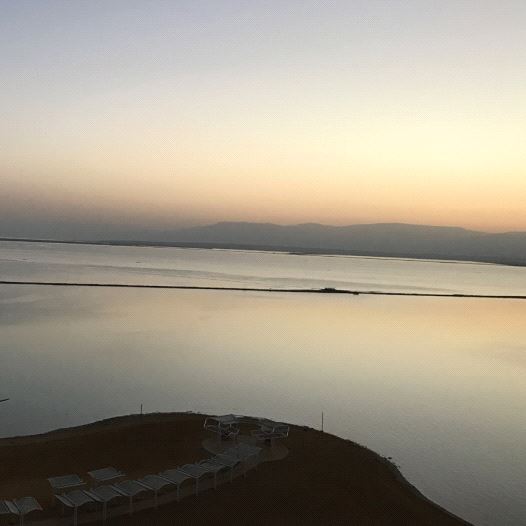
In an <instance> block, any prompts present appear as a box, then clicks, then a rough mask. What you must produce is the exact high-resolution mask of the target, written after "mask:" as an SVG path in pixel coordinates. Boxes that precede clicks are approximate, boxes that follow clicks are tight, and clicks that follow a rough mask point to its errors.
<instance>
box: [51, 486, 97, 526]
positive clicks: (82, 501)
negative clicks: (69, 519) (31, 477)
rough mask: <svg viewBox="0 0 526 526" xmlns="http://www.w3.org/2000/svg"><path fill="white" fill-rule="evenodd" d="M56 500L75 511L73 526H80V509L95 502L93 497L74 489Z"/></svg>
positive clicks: (58, 496) (56, 496)
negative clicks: (78, 525)
mask: <svg viewBox="0 0 526 526" xmlns="http://www.w3.org/2000/svg"><path fill="white" fill-rule="evenodd" d="M55 498H56V499H57V500H58V501H59V502H61V503H62V505H63V506H65V507H66V508H70V509H71V510H73V526H77V524H78V510H79V508H81V507H82V506H85V505H86V504H89V503H94V502H95V499H93V497H91V496H90V495H89V494H88V493H86V492H85V491H82V490H80V489H74V490H73V491H68V492H67V493H61V494H60V495H55Z"/></svg>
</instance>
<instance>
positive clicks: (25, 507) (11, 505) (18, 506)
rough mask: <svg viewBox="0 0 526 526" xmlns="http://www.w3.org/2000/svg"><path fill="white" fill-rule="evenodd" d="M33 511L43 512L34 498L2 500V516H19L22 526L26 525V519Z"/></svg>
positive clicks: (0, 506) (0, 501) (0, 510)
mask: <svg viewBox="0 0 526 526" xmlns="http://www.w3.org/2000/svg"><path fill="white" fill-rule="evenodd" d="M32 511H42V506H41V505H40V504H39V503H38V501H37V500H36V499H35V498H33V497H22V498H21V499H16V500H0V515H17V516H18V517H19V520H20V526H23V524H24V517H25V516H26V515H27V514H28V513H31V512H32Z"/></svg>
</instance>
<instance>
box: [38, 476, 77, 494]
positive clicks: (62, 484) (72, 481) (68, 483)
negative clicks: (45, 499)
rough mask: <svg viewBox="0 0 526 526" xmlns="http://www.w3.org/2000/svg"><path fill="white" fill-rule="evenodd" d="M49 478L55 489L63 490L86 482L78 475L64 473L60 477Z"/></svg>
mask: <svg viewBox="0 0 526 526" xmlns="http://www.w3.org/2000/svg"><path fill="white" fill-rule="evenodd" d="M47 480H48V482H49V483H50V484H51V487H52V488H53V491H62V490H65V489H69V488H74V487H76V486H83V485H84V484H85V482H84V481H83V480H82V479H81V478H80V477H79V476H78V475H62V476H60V477H50V478H48V479H47Z"/></svg>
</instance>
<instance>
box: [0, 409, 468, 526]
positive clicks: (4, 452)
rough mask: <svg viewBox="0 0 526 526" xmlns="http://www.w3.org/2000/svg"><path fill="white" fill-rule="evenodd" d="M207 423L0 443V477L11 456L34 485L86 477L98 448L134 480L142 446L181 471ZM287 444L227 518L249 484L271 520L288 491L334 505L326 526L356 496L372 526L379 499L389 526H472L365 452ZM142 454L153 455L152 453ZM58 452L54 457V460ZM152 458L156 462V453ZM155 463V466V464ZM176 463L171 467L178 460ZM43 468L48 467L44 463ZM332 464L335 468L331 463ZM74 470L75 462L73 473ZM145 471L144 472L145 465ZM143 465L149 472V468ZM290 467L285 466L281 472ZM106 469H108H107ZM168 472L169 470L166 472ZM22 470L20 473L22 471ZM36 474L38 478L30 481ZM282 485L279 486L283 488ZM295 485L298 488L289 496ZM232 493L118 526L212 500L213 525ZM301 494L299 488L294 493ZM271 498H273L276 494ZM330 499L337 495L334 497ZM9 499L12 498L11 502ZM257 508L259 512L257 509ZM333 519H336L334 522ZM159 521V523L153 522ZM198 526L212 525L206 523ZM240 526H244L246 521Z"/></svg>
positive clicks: (166, 416)
mask: <svg viewBox="0 0 526 526" xmlns="http://www.w3.org/2000/svg"><path fill="white" fill-rule="evenodd" d="M206 416H207V415H204V414H200V413H194V412H184V413H179V412H178V413H148V414H144V415H138V414H136V415H124V416H117V417H112V418H108V419H104V420H100V421H95V422H91V423H87V424H83V425H80V426H75V427H70V428H61V429H56V430H52V431H49V432H46V433H41V434H36V435H26V436H19V437H7V438H2V439H0V459H2V461H3V462H2V463H1V464H2V465H1V467H0V471H3V470H6V471H7V474H8V475H9V473H11V474H12V470H11V471H10V468H9V466H7V467H6V466H5V464H6V462H7V463H11V464H12V465H13V466H17V465H18V464H17V459H16V458H13V456H14V457H16V456H19V457H20V458H23V459H24V460H25V463H26V464H28V465H26V466H24V468H25V469H26V470H27V471H28V472H30V473H34V476H35V477H36V478H39V479H40V478H41V477H42V473H43V472H46V473H47V475H48V476H49V475H56V474H57V473H59V472H60V473H62V471H64V473H65V472H79V473H84V472H85V471H84V468H85V466H88V465H89V466H91V467H92V468H93V467H97V465H96V461H95V460H94V459H93V455H95V456H99V455H102V453H101V451H100V445H101V444H104V449H108V450H109V451H105V453H106V454H107V456H109V457H111V456H112V455H111V453H112V448H119V451H118V452H119V453H120V456H121V457H122V458H121V459H119V458H116V459H115V460H114V463H115V464H116V467H118V468H123V469H125V471H126V472H127V473H128V474H129V475H131V476H137V474H139V475H140V474H141V473H143V472H144V471H148V469H147V468H146V467H145V466H144V465H141V466H133V465H131V464H130V462H131V463H132V464H133V462H134V461H138V460H137V459H136V458H135V456H134V452H135V451H134V449H136V450H137V451H145V445H150V446H151V445H153V446H156V445H157V446H160V447H159V448H160V449H162V448H167V451H172V450H176V451H179V452H181V456H180V460H179V462H180V463H183V462H184V461H185V460H186V461H191V460H192V461H193V460H195V456H196V455H201V456H202V453H199V451H200V443H201V440H200V439H201V438H202V437H203V436H206V433H205V432H203V429H202V422H203V419H204V418H205V417H206ZM161 433H162V434H163V435H165V436H166V438H170V440H166V441H165V440H161V442H159V443H157V441H158V440H159V437H158V436H157V435H159V434H161ZM171 433H173V436H174V437H177V439H178V440H179V441H178V442H175V444H174V442H173V440H171V438H172V435H171ZM285 444H286V445H287V447H288V448H289V450H290V455H289V456H290V457H291V458H290V459H288V457H287V459H286V460H287V461H279V462H275V463H272V464H274V466H271V467H265V466H260V468H259V469H258V471H257V472H255V473H254V474H251V475H250V476H249V477H247V479H246V480H245V479H243V478H241V479H240V481H239V483H238V485H240V486H241V489H238V490H236V491H234V492H233V495H232V497H231V498H229V499H228V500H227V502H228V506H227V507H228V512H229V513H230V512H231V511H232V510H231V508H232V507H234V508H236V507H240V508H243V510H244V508H245V507H247V509H248V511H250V507H251V506H252V505H253V504H251V502H250V501H248V502H245V500H246V499H248V497H247V496H246V495H245V497H243V498H242V497H241V496H240V495H239V491H245V490H244V489H243V486H244V485H245V486H246V485H247V484H248V483H250V484H252V485H255V486H256V487H257V488H258V491H259V492H262V491H264V492H266V499H267V500H266V501H265V499H263V501H265V502H266V504H265V505H266V506H267V508H268V509H267V511H266V513H268V514H272V513H273V509H272V506H270V507H269V505H268V502H269V500H268V499H270V501H271V502H272V497H273V496H274V495H275V496H276V499H277V500H278V501H280V499H279V494H280V491H283V490H285V491H286V495H288V492H289V491H292V490H293V489H294V491H293V494H294V496H295V498H296V499H299V501H300V502H302V503H304V504H307V503H308V502H310V501H311V500H315V499H316V498H317V499H319V500H320V503H321V504H322V505H323V504H324V503H325V499H329V500H330V499H336V500H337V501H338V508H339V509H338V510H337V511H335V510H332V509H331V510H330V511H326V513H329V514H331V517H332V519H331V520H330V521H329V522H328V523H333V522H331V521H332V520H335V518H336V517H340V518H341V519H343V518H346V519H348V520H351V519H352V517H353V515H352V513H358V510H357V509H355V510H354V511H352V512H351V510H353V507H354V504H352V502H351V501H352V497H353V496H354V494H355V493H356V494H357V495H358V500H359V506H360V509H359V512H360V513H363V514H364V517H370V518H371V522H370V524H382V523H383V522H376V520H377V519H373V516H374V514H378V513H379V514H380V515H381V513H382V510H378V509H377V508H378V500H377V499H378V498H381V497H382V496H383V498H384V499H385V500H386V503H385V506H386V509H385V510H384V511H383V513H384V516H388V517H391V515H392V517H393V522H389V524H396V525H398V524H403V525H406V524H407V525H410V524H415V525H416V524H430V525H431V524H433V525H435V524H436V525H440V524H444V525H448V526H449V525H452V526H453V525H458V526H470V523H469V522H467V521H465V520H463V519H461V518H460V517H457V516H456V515H454V514H453V513H451V512H449V511H448V510H446V509H444V508H443V507H441V506H440V505H438V504H437V503H435V502H433V501H432V500H430V499H429V498H427V497H426V496H425V495H423V494H422V493H421V492H420V491H419V490H418V488H416V487H415V486H413V485H412V484H411V483H410V482H409V481H408V480H407V479H406V478H405V477H404V476H403V474H402V473H401V472H400V470H399V469H398V467H397V466H396V465H395V464H394V463H393V462H392V461H390V460H389V459H387V458H385V457H382V456H381V455H379V454H377V453H375V452H374V451H372V450H370V449H368V448H367V447H365V446H362V445H360V444H357V443H355V442H352V441H351V440H346V439H343V438H340V437H337V436H335V435H331V434H328V433H323V432H321V431H317V430H315V429H312V428H308V427H302V426H298V425H291V436H290V437H289V439H287V441H285ZM90 448H91V449H93V451H92V452H90ZM126 449H130V450H131V451H130V452H128V456H127V457H126ZM146 449H148V450H150V449H152V448H151V447H150V448H146ZM153 449H155V448H153ZM57 450H59V451H58V452H57ZM80 450H82V452H83V456H86V459H83V462H84V464H83V463H82V462H80V463H78V459H77V458H74V457H76V456H78V451H80ZM183 450H184V451H183ZM46 451H47V452H48V453H49V452H51V457H53V458H54V459H55V460H56V459H58V458H60V459H65V460H64V462H65V463H66V465H65V466H64V467H63V468H62V467H60V468H59V467H56V469H55V471H56V472H53V473H48V472H47V471H46V469H47V470H48V471H49V469H50V468H49V467H47V466H46V467H44V468H43V470H42V469H40V473H38V471H39V470H38V469H37V468H38V467H39V464H38V459H41V460H42V453H43V452H46ZM182 453H184V454H182ZM313 453H314V455H315V456H314V457H313V456H312V455H313ZM113 454H114V455H115V457H118V456H119V455H117V450H115V451H113ZM163 454H164V456H166V451H165V452H164V453H161V455H160V456H161V457H162V456H163ZM123 455H124V456H123ZM153 456H154V457H155V452H154V453H153ZM3 457H5V458H3ZM69 457H71V458H69ZM124 458H127V459H128V464H126V461H125V460H123V459H124ZM130 459H131V460H130ZM156 460H157V462H159V459H156ZM173 460H174V461H175V457H174V459H173ZM43 461H44V464H45V463H46V462H45V458H44V459H43ZM335 461H336V463H334V462H335ZM75 462H77V465H76V464H75ZM141 462H142V459H141ZM161 462H163V463H169V460H167V459H164V458H163V459H162V460H161ZM305 462H307V463H308V464H312V466H311V467H312V469H313V472H312V473H309V472H307V473H304V472H303V467H304V466H305ZM101 463H108V460H107V458H105V459H104V461H101ZM139 463H140V462H139ZM142 463H143V464H144V462H142ZM146 463H147V464H148V461H147V462H146ZM287 463H288V464H289V465H286V464H287ZM327 464H329V469H328V471H326V465H327ZM108 465H112V463H109V464H108ZM81 466H84V467H81ZM331 466H332V468H334V467H335V466H339V469H338V473H337V480H335V481H331V480H328V481H327V480H326V476H327V474H329V475H330V476H335V473H334V471H331ZM166 467H172V466H169V465H167V466H166ZM24 468H22V470H23V469H24ZM148 468H149V469H152V470H153V469H154V468H155V469H157V468H158V466H157V465H156V463H155V462H153V464H152V465H150V464H148ZM35 470H36V471H37V473H35ZM278 470H281V473H278V474H277V471H278ZM313 474H316V476H313ZM3 475H4V476H2V477H0V479H1V480H2V483H1V484H0V491H3V492H5V489H6V487H10V485H9V480H6V478H7V479H8V478H9V476H7V477H6V474H5V473H4V474H3ZM319 475H324V476H323V479H324V482H323V483H322V485H321V486H320V487H321V489H322V493H321V494H319V495H318V493H319V491H315V492H314V490H313V489H310V486H311V485H315V484H316V483H317V482H320V480H319V479H318V476H319ZM282 478H286V479H287V480H285V481H284V482H285V484H281V486H282V487H280V484H278V479H282ZM347 478H354V479H353V480H352V482H351V485H350V486H349V489H347V490H345V488H342V487H341V480H340V479H342V480H344V481H346V479H347ZM267 479H268V480H267ZM280 482H283V481H282V480H280ZM287 484H288V485H287ZM295 484H296V485H297V488H293V486H294V485H295ZM331 484H332V485H331ZM26 485H27V487H28V490H27V491H33V493H36V495H35V496H39V497H40V498H43V497H42V492H43V491H45V490H46V489H47V488H46V484H45V479H43V480H39V481H38V483H36V482H33V481H28V480H27V479H24V477H22V480H21V481H19V483H18V484H15V485H14V487H15V488H18V491H22V488H24V491H25V486H26ZM230 486H231V485H228V484H227V485H226V486H221V487H220V488H219V489H218V490H216V491H208V492H205V493H203V495H202V496H199V497H198V498H197V499H196V498H188V499H187V498H185V499H183V500H182V501H181V503H177V504H173V505H171V504H170V505H168V504H167V505H166V506H163V507H162V508H160V510H159V512H155V514H156V515H155V521H154V522H147V521H146V518H148V521H150V520H151V518H152V517H151V516H152V514H153V513H154V512H153V510H149V511H146V512H139V513H137V515H134V520H133V521H130V522H123V523H122V524H128V523H129V524H141V525H142V524H143V523H146V524H171V523H172V522H173V521H175V519H174V517H175V516H176V515H177V514H182V515H184V514H185V513H190V514H191V513H192V509H193V508H195V506H196V505H197V506H201V507H204V506H207V503H206V499H208V498H210V499H213V500H214V504H213V514H212V515H213V516H214V517H216V518H217V513H218V509H217V504H216V501H217V503H219V505H221V503H222V501H223V500H224V499H223V497H225V495H221V493H225V492H228V491H232V490H231V489H230V490H229V488H230ZM232 486H233V485H232ZM30 488H32V489H30ZM298 488H300V489H299V493H298ZM302 488H305V489H302ZM248 489H250V488H248ZM248 489H247V491H248ZM373 490H374V491H373ZM39 491H40V493H39ZM274 491H275V492H276V493H274ZM335 491H336V493H337V495H334V493H335ZM342 491H343V493H342ZM346 491H350V492H351V493H349V494H347V493H346ZM311 492H314V493H311ZM364 492H365V493H364ZM26 493H27V492H26ZM377 493H379V495H380V497H378V496H377ZM28 494H31V493H28ZM256 494H257V492H256ZM248 495H252V490H250V491H249V493H248ZM345 495H347V497H345V499H347V498H350V499H351V501H349V502H347V501H345V502H341V501H340V499H342V498H344V496H345ZM19 496H22V495H19ZM236 496H237V500H236ZM264 496H265V495H263V497H264ZM5 497H8V495H2V498H5ZM9 497H11V496H10V495H9ZM232 499H234V500H232ZM364 499H365V500H364ZM46 504H47V503H46ZM222 505H223V506H225V505H226V504H224V503H223V504H222ZM254 505H256V506H257V503H256V504H254ZM285 505H286V503H285ZM211 506H212V504H211ZM276 506H277V507H276V510H275V511H276V514H277V515H276V516H277V517H281V515H280V513H283V510H281V508H279V507H278V504H276ZM280 506H281V505H280ZM45 507H47V506H45ZM278 508H279V509H278ZM362 508H363V509H362ZM236 509H237V508H236ZM280 510H281V511H280ZM244 511H245V510H244ZM141 513H142V515H141ZM335 513H336V515H334V514H335ZM205 514H206V513H205ZM338 514H339V515H338ZM342 514H343V516H342ZM371 514H373V515H371ZM385 514H387V515H385ZM161 515H162V516H166V517H167V519H166V522H165V520H164V519H162V520H161V519H160V517H161ZM380 515H379V516H380ZM408 517H409V519H408ZM417 517H418V520H417ZM35 519H37V517H35ZM158 520H159V522H157V521H158ZM114 522H115V523H116V524H120V522H119V520H118V519H117V520H115V521H113V520H112V521H110V523H114ZM197 523H199V524H209V522H208V520H203V521H199V522H197ZM240 523H241V524H244V522H243V521H241V522H240ZM307 523H311V524H316V523H317V522H316V521H314V522H308V521H307ZM362 523H363V524H368V523H369V522H361V524H362Z"/></svg>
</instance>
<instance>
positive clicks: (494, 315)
mask: <svg viewBox="0 0 526 526" xmlns="http://www.w3.org/2000/svg"><path fill="white" fill-rule="evenodd" d="M525 320H526V302H521V301H504V300H480V299H477V300H475V299H471V300H467V299H453V298H451V299H443V298H442V299H432V298H389V297H361V296H359V297H354V296H346V297H341V296H325V295H300V296H298V295H290V294H286V293H273V294H264V293H247V292H203V291H175V290H133V289H126V290H114V289H85V288H84V289H82V288H54V287H53V288H52V287H50V288H47V287H31V286H0V330H1V334H2V338H1V340H0V355H1V357H2V368H1V371H0V375H1V376H0V378H1V383H0V386H1V391H0V398H3V397H4V396H10V397H11V401H10V402H9V403H7V404H3V405H2V407H0V412H1V417H2V418H1V420H0V422H1V423H2V429H1V433H2V434H3V435H4V436H6V435H13V434H25V433H33V432H38V431H44V430H48V429H51V428H56V427H61V426H69V425H74V424H80V423H84V422H87V421H91V420H96V419H99V418H103V417H108V416H113V415H116V414H122V413H130V412H138V410H139V407H140V404H141V403H142V404H144V407H145V410H147V411H158V410H170V411H171V410H195V411H204V412H210V413H215V412H217V413H223V412H230V411H232V412H235V413H244V414H253V415H266V416H269V417H273V418H276V419H283V420H286V421H290V422H295V423H300V424H308V425H312V426H319V422H320V415H321V411H324V413H325V427H326V430H328V431H329V432H332V433H335V434H338V435H340V436H343V437H346V438H350V439H352V440H355V441H357V442H360V443H362V444H364V445H366V446H368V447H370V448H371V449H373V450H375V451H377V452H379V453H381V454H383V455H385V456H392V457H393V459H394V460H395V461H396V463H397V464H399V465H400V467H401V469H402V472H403V473H404V475H406V476H407V478H408V479H409V480H410V481H411V482H413V483H414V484H415V485H416V486H417V487H418V488H419V489H420V490H421V491H423V493H424V494H426V495H427V496H429V497H430V498H432V499H433V500H436V501H437V502H439V503H440V504H442V505H443V506H445V507H446V508H448V509H450V510H452V511H453V512H455V513H457V514H459V515H461V516H463V517H465V518H466V519H468V520H471V521H473V522H475V523H476V524H479V525H481V526H482V525H492V526H496V525H499V526H501V525H502V526H505V525H519V524H524V523H526V506H525V505H524V497H523V493H524V491H523V490H524V484H525V481H526V458H525V456H524V454H523V448H524V444H525V443H526V423H525V422H526V420H524V418H523V415H524V414H525V412H526V411H525V410H526V383H525V382H524V376H525V372H526V323H525Z"/></svg>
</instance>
